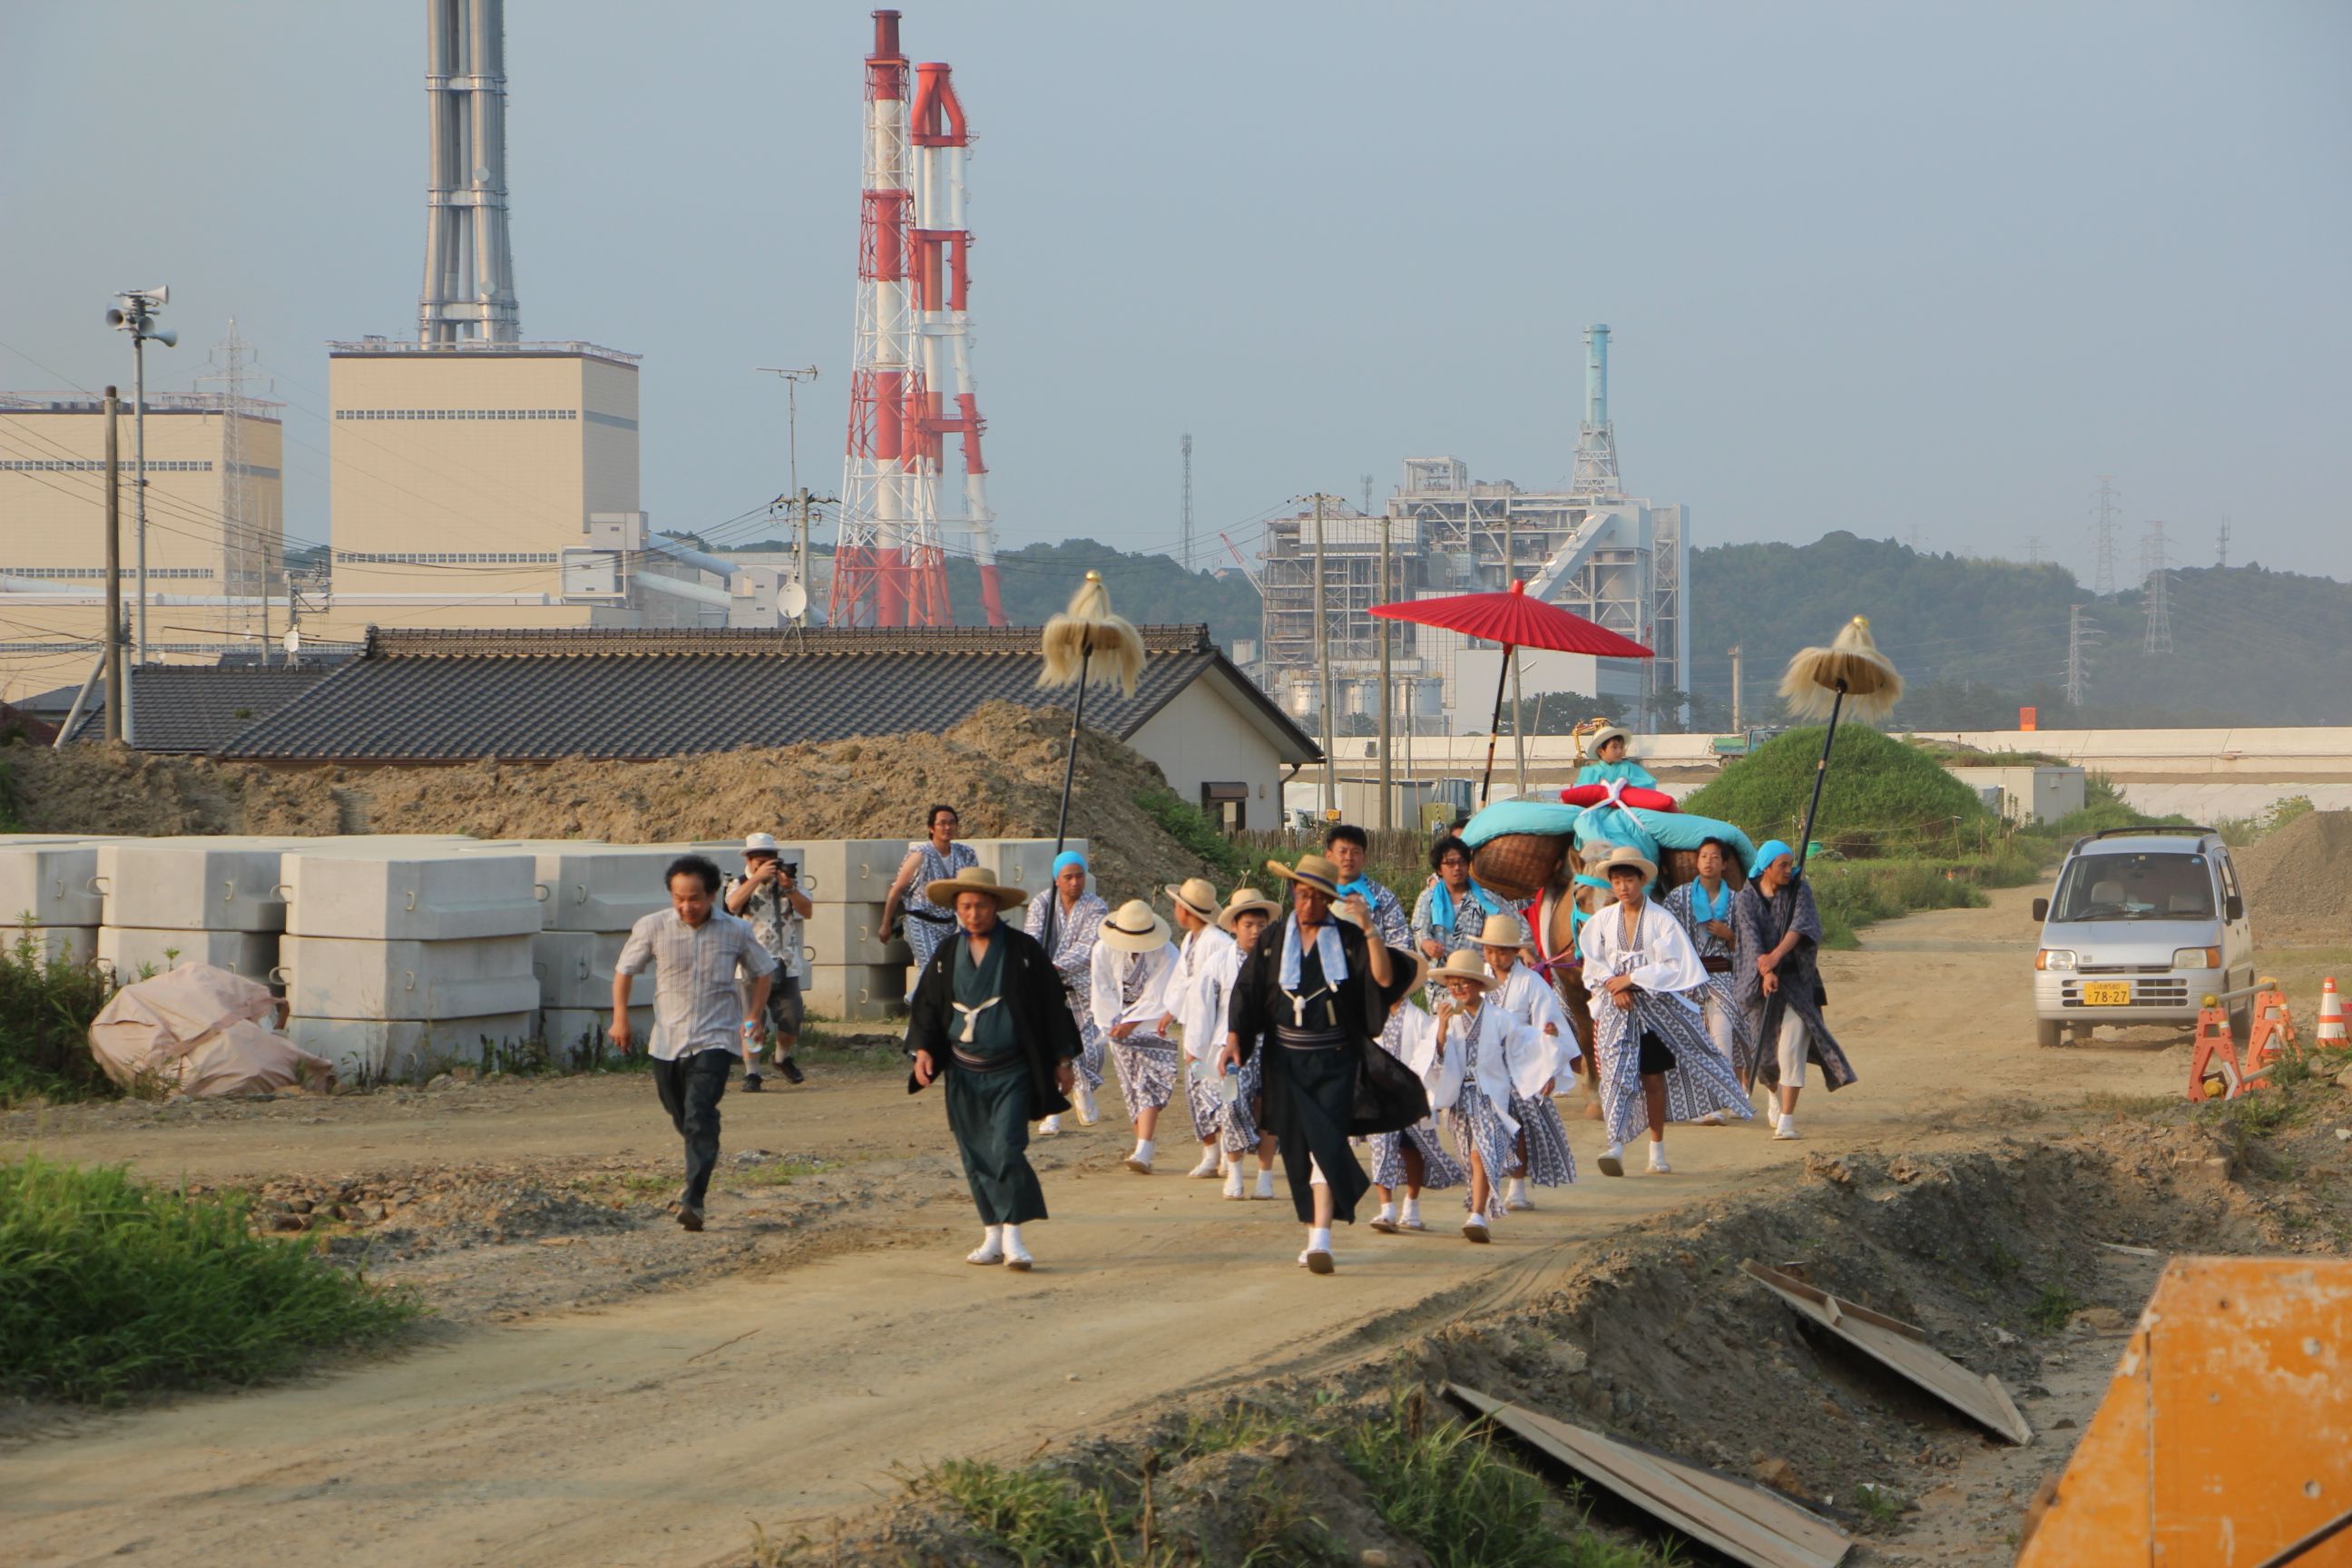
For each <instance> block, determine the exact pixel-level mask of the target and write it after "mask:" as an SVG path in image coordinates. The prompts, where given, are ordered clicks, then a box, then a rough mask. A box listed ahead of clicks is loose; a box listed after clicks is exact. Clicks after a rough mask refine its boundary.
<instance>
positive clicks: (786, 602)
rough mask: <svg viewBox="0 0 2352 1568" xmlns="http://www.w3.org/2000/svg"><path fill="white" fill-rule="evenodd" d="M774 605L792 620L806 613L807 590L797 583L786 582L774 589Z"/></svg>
mask: <svg viewBox="0 0 2352 1568" xmlns="http://www.w3.org/2000/svg"><path fill="white" fill-rule="evenodd" d="M776 607H777V608H778V609H780V610H782V611H783V612H784V614H785V615H786V616H788V617H790V618H791V619H793V620H795V621H797V620H799V619H800V618H801V617H802V616H804V615H806V614H808V590H807V589H806V588H803V587H802V586H801V585H800V584H798V583H787V584H784V585H783V586H782V587H781V588H779V589H777V590H776Z"/></svg>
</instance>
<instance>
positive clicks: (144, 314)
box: [106, 285, 180, 745]
mask: <svg viewBox="0 0 2352 1568" xmlns="http://www.w3.org/2000/svg"><path fill="white" fill-rule="evenodd" d="M171 298H172V290H171V289H167V288H164V287H162V286H160V285H159V286H157V287H156V288H153V289H128V290H126V291H124V292H123V293H121V294H117V295H116V296H115V299H116V300H119V301H121V302H120V303H119V304H117V305H116V306H115V307H114V308H113V309H112V310H109V311H107V312H106V324H107V325H108V326H110V327H112V328H114V329H115V330H117V331H124V332H128V333H130V334H131V500H132V505H133V506H134V508H135V509H136V511H137V514H138V523H137V527H136V537H137V539H138V553H139V566H138V574H139V625H138V632H137V637H138V642H137V647H136V648H135V650H134V653H133V655H132V658H131V665H132V667H133V668H136V667H137V666H139V665H141V664H143V663H145V662H146V658H147V344H148V342H149V341H150V340H152V341H153V342H159V343H162V344H163V346H164V347H165V348H167V349H168V348H170V347H172V346H173V344H175V343H177V342H179V341H180V334H179V333H177V332H175V331H172V330H171V329H170V328H168V327H157V326H156V325H155V312H156V311H158V310H162V309H163V306H164V305H165V303H166V302H168V301H169V300H171ZM138 732H139V726H138V723H137V721H135V720H132V719H131V717H130V716H129V715H128V714H126V715H125V716H124V723H123V726H122V735H123V739H125V740H127V741H129V742H131V744H132V745H137V744H138V743H139V739H138Z"/></svg>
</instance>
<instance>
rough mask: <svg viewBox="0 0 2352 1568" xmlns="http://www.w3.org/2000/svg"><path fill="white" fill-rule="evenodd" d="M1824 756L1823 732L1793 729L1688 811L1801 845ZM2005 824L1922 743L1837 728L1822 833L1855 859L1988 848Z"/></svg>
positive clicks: (1734, 767)
mask: <svg viewBox="0 0 2352 1568" xmlns="http://www.w3.org/2000/svg"><path fill="white" fill-rule="evenodd" d="M1821 754H1822V731H1821V730H1820V729H1819V728H1808V729H1802V730H1790V731H1786V732H1785V733H1783V734H1780V735H1777V736H1775V737H1773V738H1772V739H1771V740H1769V741H1767V742H1765V743H1764V744H1763V745H1761V746H1759V747H1758V748H1756V750H1755V752H1752V753H1751V754H1750V755H1748V756H1746V757H1742V758H1739V759H1738V760H1737V761H1735V762H1731V763H1727V764H1726V765H1725V767H1724V770H1723V774H1722V776H1721V777H1719V778H1717V779H1716V780H1714V781H1713V782H1711V783H1709V784H1707V785H1706V787H1705V788H1704V789H1701V790H1699V791H1698V792H1697V793H1696V794H1695V795H1692V796H1691V797H1690V798H1689V799H1688V800H1685V802H1683V809H1684V810H1685V811H1686V812H1691V813H1695V814H1696V815H1698V816H1712V817H1715V818H1717V819H1718V820H1720V821H1724V822H1736V823H1738V824H1739V825H1740V826H1743V827H1745V828H1747V829H1748V832H1749V833H1750V834H1751V835H1753V836H1754V837H1756V838H1757V839H1758V840H1759V841H1760V840H1762V839H1765V838H1768V837H1769V838H1785V839H1788V840H1789V841H1790V843H1794V842H1795V841H1796V837H1797V835H1798V833H1799V832H1800V831H1801V825H1802V823H1803V821H1804V816H1805V807H1806V804H1807V802H1808V801H1810V800H1811V797H1812V793H1813V772H1814V765H1815V763H1817V762H1818V761H1819V760H1820V758H1821ZM1999 830H2000V819H1999V818H1997V817H1996V816H1994V815H1993V814H1992V813H1991V812H1990V811H1988V810H1986V809H1985V805H1984V802H1983V801H1981V800H1979V798H1978V797H1977V793H1976V791H1974V790H1972V789H1970V788H1969V786H1968V785H1966V784H1962V783H1961V782H1960V781H1959V780H1958V779H1956V778H1954V777H1953V776H1952V775H1951V774H1950V773H1947V772H1945V771H1944V768H1943V767H1942V765H1941V764H1939V763H1937V761H1936V759H1935V758H1933V757H1931V756H1929V755H1928V754H1927V752H1924V751H1922V750H1920V749H1919V748H1918V747H1916V746H1911V745H1906V744H1905V743H1904V742H1901V741H1898V740H1896V739H1895V738H1894V737H1893V736H1890V735H1883V734H1881V733H1879V732H1878V731H1875V730H1873V729H1870V728H1868V727H1867V726H1865V725H1862V724H1843V725H1840V726H1839V727H1838V732H1837V741H1836V742H1835V744H1834V746H1833V747H1832V753H1831V757H1830V773H1829V784H1828V787H1827V789H1826V790H1825V792H1824V793H1823V795H1822V815H1821V819H1820V822H1819V824H1817V825H1816V828H1815V831H1816V832H1817V833H1818V834H1820V835H1821V837H1822V842H1824V843H1827V844H1831V845H1833V846H1834V847H1838V848H1840V849H1842V850H1843V851H1844V852H1845V853H1846V854H1848V855H1859V856H1885V855H1890V854H1904V853H1929V854H1932V853H1936V852H1937V851H1938V850H1940V851H1942V852H1943V853H1947V854H1951V855H1961V854H1967V853H1969V852H1973V851H1979V850H1981V849H1982V848H1983V847H1984V846H1985V844H1986V842H1987V841H1988V839H1989V838H1990V837H1991V836H1992V835H1994V834H1996V833H1998V831H1999Z"/></svg>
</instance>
